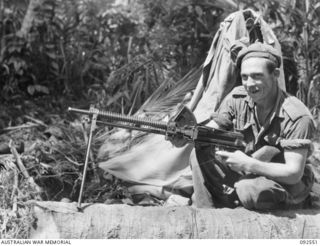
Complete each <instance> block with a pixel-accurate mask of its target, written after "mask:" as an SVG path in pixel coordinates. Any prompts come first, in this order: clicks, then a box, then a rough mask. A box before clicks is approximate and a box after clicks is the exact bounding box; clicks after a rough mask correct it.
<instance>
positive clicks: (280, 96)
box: [245, 87, 285, 118]
mask: <svg viewBox="0 0 320 246" xmlns="http://www.w3.org/2000/svg"><path fill="white" fill-rule="evenodd" d="M284 98H285V95H284V91H282V90H281V89H280V88H279V87H278V90H277V99H276V104H275V105H274V107H273V109H274V112H275V116H277V117H279V118H284V114H283V108H282V104H283V101H284ZM245 101H246V102H247V104H248V106H249V108H250V109H251V110H253V109H254V106H255V103H254V101H253V100H252V98H251V97H250V96H249V95H247V96H246V98H245Z"/></svg>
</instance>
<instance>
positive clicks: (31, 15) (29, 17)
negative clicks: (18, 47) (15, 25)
mask: <svg viewBox="0 0 320 246" xmlns="http://www.w3.org/2000/svg"><path fill="white" fill-rule="evenodd" d="M44 1H45V0H30V2H29V5H28V9H27V12H26V14H25V16H24V18H23V22H22V24H21V28H20V30H19V31H18V32H17V35H18V36H19V37H25V36H26V35H27V34H28V33H29V31H30V29H31V27H32V25H33V23H34V21H35V20H36V9H37V8H38V7H39V6H41V5H42V4H43V3H44Z"/></svg>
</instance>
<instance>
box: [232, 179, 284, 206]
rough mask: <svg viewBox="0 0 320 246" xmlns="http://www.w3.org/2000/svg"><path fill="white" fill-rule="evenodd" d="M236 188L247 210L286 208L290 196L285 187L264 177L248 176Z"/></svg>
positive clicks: (236, 184)
mask: <svg viewBox="0 0 320 246" xmlns="http://www.w3.org/2000/svg"><path fill="white" fill-rule="evenodd" d="M234 186H235V189H236V193H237V195H238V197H239V200H240V202H241V204H242V205H243V206H244V207H245V208H247V209H256V210H269V209H281V208H285V206H286V204H287V201H288V198H289V196H290V194H289V193H288V192H287V191H286V190H285V188H284V187H283V186H281V185H280V184H278V183H277V182H275V181H273V180H270V179H267V178H266V177H262V176H255V175H247V176H245V177H243V178H242V179H241V180H240V181H238V182H236V183H235V185H234Z"/></svg>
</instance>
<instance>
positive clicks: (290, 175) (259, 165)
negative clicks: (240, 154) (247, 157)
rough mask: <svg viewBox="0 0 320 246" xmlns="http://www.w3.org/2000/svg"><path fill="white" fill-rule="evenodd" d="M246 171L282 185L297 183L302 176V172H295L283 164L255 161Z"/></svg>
mask: <svg viewBox="0 0 320 246" xmlns="http://www.w3.org/2000/svg"><path fill="white" fill-rule="evenodd" d="M248 171H249V172H250V173H255V174H258V175H261V176H265V177H268V178H270V179H272V180H274V181H277V182H280V183H284V184H296V183H298V182H299V180H300V179H301V177H302V174H303V172H302V171H300V170H295V169H294V168H291V167H290V166H289V165H287V164H284V163H275V162H263V161H259V160H255V159H254V160H253V161H252V163H251V165H249V166H248Z"/></svg>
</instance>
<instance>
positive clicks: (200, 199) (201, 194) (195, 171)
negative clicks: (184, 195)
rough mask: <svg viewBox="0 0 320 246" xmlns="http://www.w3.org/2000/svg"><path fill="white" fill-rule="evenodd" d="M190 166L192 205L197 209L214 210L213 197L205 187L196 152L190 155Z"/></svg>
mask: <svg viewBox="0 0 320 246" xmlns="http://www.w3.org/2000/svg"><path fill="white" fill-rule="evenodd" d="M190 166H191V169H192V180H193V190H194V191H193V195H192V203H193V204H194V205H195V206H196V207H197V208H212V207H214V204H213V201H212V197H211V195H210V193H209V191H208V189H207V188H206V187H205V185H204V178H203V175H202V172H201V170H200V167H199V163H198V160H197V156H196V153H195V150H193V151H192V152H191V155H190Z"/></svg>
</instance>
